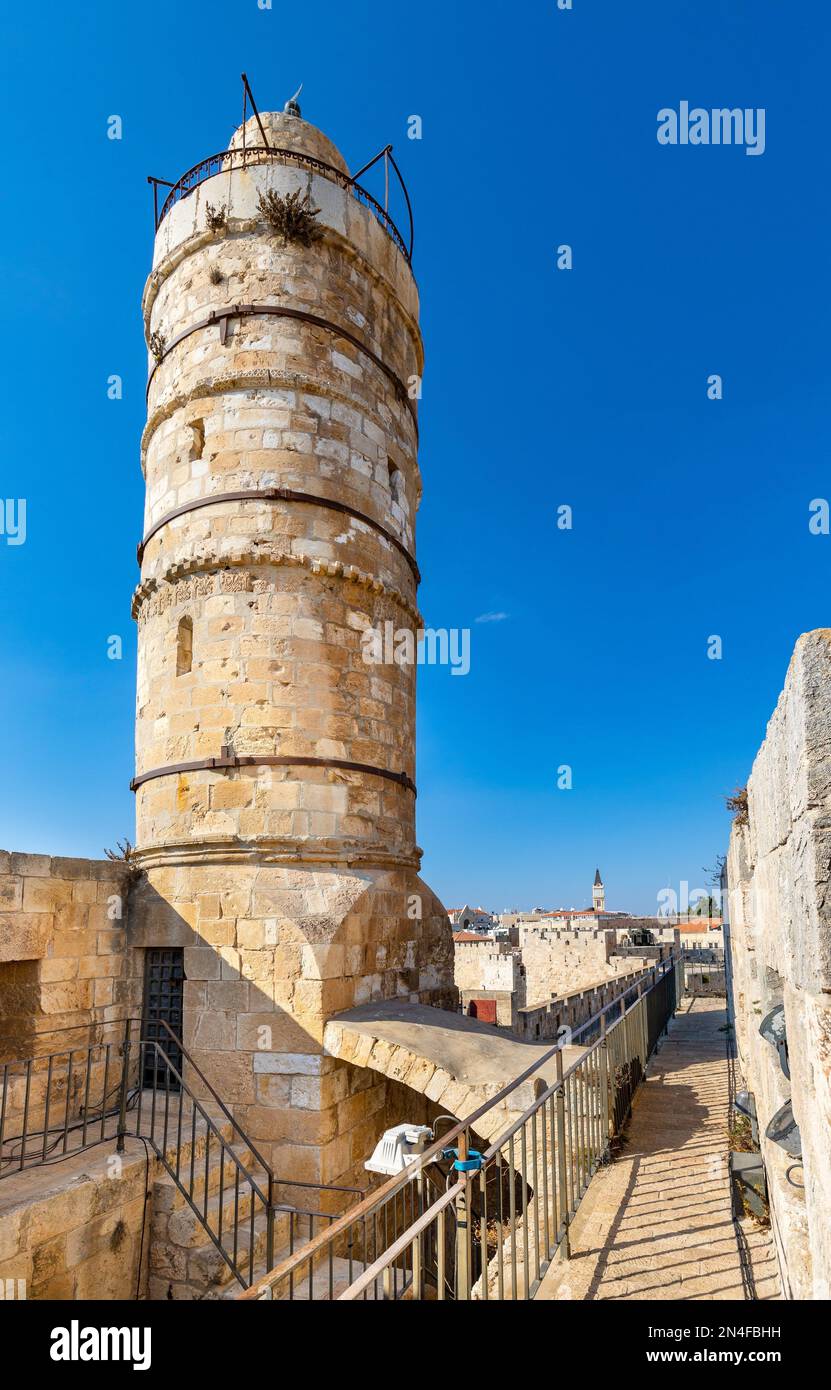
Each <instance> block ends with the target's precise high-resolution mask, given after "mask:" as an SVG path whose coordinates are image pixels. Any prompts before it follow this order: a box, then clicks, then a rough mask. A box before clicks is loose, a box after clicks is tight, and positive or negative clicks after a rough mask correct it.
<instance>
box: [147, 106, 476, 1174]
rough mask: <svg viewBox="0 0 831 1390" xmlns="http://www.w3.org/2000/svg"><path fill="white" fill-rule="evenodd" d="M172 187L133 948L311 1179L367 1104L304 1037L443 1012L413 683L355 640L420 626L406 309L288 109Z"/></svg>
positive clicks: (360, 1130)
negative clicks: (426, 870)
mask: <svg viewBox="0 0 831 1390" xmlns="http://www.w3.org/2000/svg"><path fill="white" fill-rule="evenodd" d="M260 121H261V123H262V128H261V127H260ZM264 137H265V140H266V141H267V142H268V145H269V146H271V147H272V149H273V151H274V152H273V153H271V152H268V153H263V152H262V149H261V148H259V147H262V146H263V144H264ZM243 146H245V149H246V156H245V160H243V158H242V147H243ZM199 172H200V173H201V174H202V175H204V174H205V173H207V174H209V177H206V178H203V181H201V182H197V181H196V180H194V183H193V185H192V191H190V192H188V193H187V194H186V196H183V197H180V198H178V200H176V198H175V195H174V199H173V202H172V206H171V207H170V208H169V210H167V211H166V212H164V214H163V215H162V217H161V220H160V223H159V226H158V230H157V235H156V242H155V253H154V258H153V270H152V273H151V275H150V278H149V280H148V282H147V286H146V289H145V293H144V302H143V309H144V321H145V329H146V334H147V340H148V343H149V345H150V354H151V355H150V358H149V367H150V383H149V388H148V397H147V425H146V428H145V430H144V434H143V438H142V445H141V456H142V467H143V470H144V475H145V479H146V508H145V519H144V541H143V544H142V546H141V547H140V552H139V553H140V561H141V581H140V583H139V586H138V589H137V591H136V594H135V600H134V616H135V618H136V620H137V622H138V632H139V640H138V691H137V704H136V780H135V784H134V785H135V788H136V817H137V862H138V865H139V867H140V868H141V869H142V870H143V874H142V877H141V880H140V883H139V887H138V890H137V893H138V899H139V903H138V907H139V912H138V926H137V928H136V929H135V936H134V942H135V944H136V945H137V946H139V947H148V948H151V947H167V948H184V960H183V963H184V971H185V976H186V983H185V986H184V1000H183V1003H184V1023H183V1033H184V1042H185V1046H186V1047H187V1048H189V1049H191V1050H192V1051H193V1052H194V1055H195V1058H196V1060H197V1061H198V1062H199V1063H200V1065H202V1066H203V1067H204V1069H205V1070H206V1071H207V1073H208V1074H209V1076H210V1078H211V1080H212V1081H213V1083H214V1085H215V1086H216V1087H217V1089H218V1091H219V1093H220V1094H221V1095H222V1096H223V1098H224V1099H226V1101H227V1102H228V1103H230V1104H232V1105H233V1106H234V1108H235V1111H236V1113H237V1117H238V1119H239V1120H240V1122H241V1123H242V1124H243V1127H244V1128H246V1129H247V1130H248V1132H249V1134H250V1135H251V1137H252V1138H253V1139H255V1140H257V1141H260V1142H261V1143H262V1144H263V1145H264V1146H265V1147H266V1148H268V1146H269V1145H270V1146H271V1150H270V1151H271V1157H272V1159H273V1162H274V1166H275V1169H276V1170H278V1172H279V1173H280V1174H282V1175H284V1176H285V1177H294V1178H303V1179H310V1180H312V1181H323V1182H329V1181H335V1180H336V1179H337V1178H339V1177H341V1176H343V1175H344V1174H346V1173H348V1172H349V1171H350V1170H351V1169H352V1168H353V1167H354V1165H355V1164H356V1163H358V1162H360V1161H361V1160H362V1159H363V1157H364V1156H365V1155H366V1153H367V1152H368V1151H369V1150H370V1149H371V1147H372V1145H373V1144H374V1142H375V1140H376V1139H377V1137H378V1133H379V1131H380V1130H381V1129H383V1127H384V1123H385V1116H386V1114H387V1112H388V1110H389V1104H388V1101H389V1097H388V1094H387V1093H386V1092H385V1085H388V1083H384V1082H383V1081H382V1080H381V1079H380V1078H379V1077H378V1076H376V1074H375V1073H374V1072H373V1073H369V1072H365V1071H358V1070H357V1069H355V1068H353V1067H347V1066H345V1065H344V1064H343V1063H340V1062H336V1061H335V1060H334V1059H332V1058H327V1057H324V1056H323V1047H322V1033H323V1027H324V1024H325V1022H326V1020H327V1019H328V1018H330V1017H331V1016H332V1015H333V1014H336V1013H339V1012H341V1011H343V1010H345V1009H348V1008H350V1007H352V1006H353V1005H356V1004H360V1003H365V1002H368V1001H371V1000H373V999H387V998H394V999H395V998H397V999H401V1000H407V1001H419V1002H422V1003H434V1004H441V1003H448V1002H451V1001H452V999H453V984H452V981H453V962H452V939H451V934H450V928H449V926H448V924H447V916H446V913H445V912H444V910H443V909H442V907H441V905H440V904H439V902H438V901H437V899H436V898H435V897H434V896H433V894H432V893H431V892H430V890H429V889H428V888H427V887H425V885H424V884H423V883H422V882H421V880H420V879H419V878H418V866H419V862H420V851H419V850H418V848H417V847H416V842H415V787H414V784H413V779H414V776H415V748H414V724H415V668H414V667H413V666H412V665H409V666H400V665H368V664H366V661H365V659H364V658H365V650H364V649H365V646H366V644H365V643H364V644H362V640H361V638H362V633H364V631H365V629H367V628H375V629H378V630H380V631H382V632H383V631H384V624H385V622H387V621H389V622H391V623H392V624H394V627H395V628H396V629H398V628H414V629H417V628H418V626H419V623H420V620H419V615H418V611H417V607H416V589H417V583H418V570H417V567H416V564H415V514H416V509H417V507H418V503H419V497H420V494H421V479H420V474H419V469H418V463H417V447H418V423H417V410H416V400H415V399H413V398H411V396H412V397H414V396H415V394H416V393H415V392H414V391H412V390H411V391H410V392H408V390H407V383H408V382H410V381H411V380H412V379H413V378H417V377H418V378H420V375H421V370H422V344H421V337H420V334H419V328H418V293H417V290H416V284H415V280H414V279H413V274H412V271H411V269H410V265H409V262H408V259H407V255H406V253H405V252H404V251H403V250H402V248H401V246H400V245H399V244H398V242H397V240H396V237H395V233H394V230H393V229H391V228H390V227H389V226H388V225H386V224H385V221H384V215H383V212H382V211H381V209H380V208H377V207H373V206H372V205H371V203H368V202H367V201H366V200H364V199H362V198H359V195H358V194H356V192H355V190H354V188H353V186H352V185H351V182H350V180H349V176H348V170H347V167H346V164H345V163H344V160H343V158H342V157H341V155H340V154H339V152H338V151H337V149H336V148H335V147H334V146H333V145H332V143H331V142H330V141H329V140H328V139H327V138H326V136H325V135H323V134H321V132H320V131H319V130H316V129H315V127H314V126H311V125H309V124H307V123H306V122H305V121H303V120H302V119H301V118H300V116H299V113H298V109H297V107H296V106H294V107H291V108H290V109H288V110H287V111H286V112H284V113H279V114H277V113H263V115H262V117H261V118H257V119H252V120H250V121H248V122H247V123H246V125H245V126H244V127H240V128H239V129H238V130H237V131H236V133H235V135H234V136H233V139H232V141H231V144H230V146H229V152H228V155H227V156H218V157H217V158H216V159H215V160H214V161H212V162H211V164H210V165H208V166H207V168H203V169H201V171H199ZM197 177H198V175H197ZM296 191H299V192H300V193H302V194H308V195H309V197H310V199H311V204H312V205H313V206H314V207H317V208H318V209H320V213H319V216H318V217H317V219H316V223H317V224H318V225H319V227H320V233H321V234H320V236H319V237H318V238H317V239H314V237H313V236H312V239H311V240H310V242H309V243H308V244H306V242H304V240H303V238H302V237H301V238H300V239H289V240H288V241H287V242H285V243H284V241H283V239H282V237H281V236H280V235H279V234H278V233H277V232H275V230H274V229H273V227H272V225H271V224H270V223H269V221H268V220H267V218H266V216H265V215H264V212H263V210H262V206H261V202H260V195H265V196H266V198H268V197H269V196H270V195H272V194H273V195H276V200H277V201H276V204H274V203H273V206H275V205H276V206H280V200H281V199H284V198H285V196H286V195H288V194H291V193H293V192H296ZM301 230H302V229H301ZM396 1118H405V1117H404V1116H398V1117H396Z"/></svg>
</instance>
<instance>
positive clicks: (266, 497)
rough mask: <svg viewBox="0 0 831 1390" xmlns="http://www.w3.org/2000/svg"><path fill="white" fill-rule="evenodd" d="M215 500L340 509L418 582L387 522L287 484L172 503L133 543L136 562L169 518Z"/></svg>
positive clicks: (409, 557) (414, 568) (412, 562)
mask: <svg viewBox="0 0 831 1390" xmlns="http://www.w3.org/2000/svg"><path fill="white" fill-rule="evenodd" d="M215 502H305V503H307V504H308V505H309V506H311V507H325V508H327V509H328V510H329V511H331V512H341V513H342V514H343V515H344V516H351V517H354V518H355V520H356V521H362V522H363V523H364V525H365V526H371V527H372V529H373V531H377V532H378V534H379V535H381V536H383V537H384V539H385V540H387V541H389V542H390V544H391V545H394V546H395V548H396V550H398V551H400V553H401V554H402V555H403V556H404V559H405V560H406V561H407V564H408V565H409V566H410V569H411V570H412V572H413V577H414V579H415V582H416V584H419V583H420V582H421V573H420V571H419V568H418V565H417V564H416V562H415V559H414V557H413V556H412V555H411V554H410V552H409V550H408V549H407V547H406V546H405V545H404V544H403V543H402V542H401V541H400V540H399V539H398V537H397V536H394V535H393V533H392V531H388V530H387V528H386V526H382V525H381V523H380V521H374V520H373V518H372V517H371V516H367V515H366V513H365V512H358V511H356V510H355V508H354V507H348V506H347V505H346V503H345V502H337V501H336V500H335V499H334V498H333V497H314V496H312V494H311V493H308V492H295V491H294V490H293V488H290V487H267V488H246V489H245V490H244V491H242V492H215V493H213V494H212V495H211V496H210V497H198V498H197V499H196V500H195V501H194V502H185V503H184V504H183V505H182V506H181V507H175V508H174V509H173V511H172V512H165V514H164V516H160V517H159V520H158V521H157V522H155V524H154V525H153V526H151V527H150V530H149V531H148V532H147V535H146V536H145V537H144V539H143V540H142V541H139V544H138V545H137V547H136V558H137V559H138V562H139V564H141V562H142V560H143V558H144V552H145V550H146V549H147V545H148V542H149V541H150V540H152V538H153V536H155V534H156V532H157V531H160V530H161V528H162V527H163V526H166V525H167V523H168V522H169V521H174V520H175V519H176V517H177V516H185V515H186V514H187V513H188V512H197V511H199V510H200V509H201V508H202V507H211V506H213V504H214V503H215Z"/></svg>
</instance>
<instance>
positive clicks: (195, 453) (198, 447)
mask: <svg viewBox="0 0 831 1390" xmlns="http://www.w3.org/2000/svg"><path fill="white" fill-rule="evenodd" d="M188 428H189V429H190V461H191V463H193V461H194V459H201V457H202V454H203V453H204V450H205V421H204V420H191V422H190V425H189V426H188Z"/></svg>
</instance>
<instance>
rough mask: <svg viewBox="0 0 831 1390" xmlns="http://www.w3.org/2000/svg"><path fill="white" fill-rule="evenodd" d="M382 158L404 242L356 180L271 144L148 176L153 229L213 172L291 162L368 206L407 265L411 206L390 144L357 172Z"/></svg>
mask: <svg viewBox="0 0 831 1390" xmlns="http://www.w3.org/2000/svg"><path fill="white" fill-rule="evenodd" d="M382 157H383V158H384V161H385V164H386V162H387V161H389V164H390V165H391V166H392V168H393V170H394V172H395V174H396V175H397V177H398V180H399V183H400V185H401V188H402V190H403V194H404V200H405V204H406V208H407V215H408V218H409V238H408V241H406V242H405V240H404V237H403V236H402V234H401V232H400V231H399V230H398V228H397V226H396V225H395V222H394V221H393V219H392V217H391V216H390V214H389V212H388V211H387V209H386V208H384V207H382V206H381V204H380V203H379V202H378V199H377V198H374V197H373V196H372V194H371V193H370V192H369V191H368V190H367V189H366V188H364V187H362V185H361V184H359V183H358V182H357V181H356V179H354V178H352V177H351V176H350V175H349V174H345V173H344V172H343V170H342V169H338V168H336V167H335V165H334V164H327V163H326V162H325V160H322V159H316V158H315V157H314V156H313V155H309V154H303V153H302V152H301V151H299V150H289V149H278V148H274V147H273V146H271V145H249V146H247V147H245V148H243V147H239V148H234V149H227V150H220V151H219V153H218V154H211V155H208V156H207V158H206V159H201V160H200V161H199V163H198V164H194V165H193V167H192V168H191V169H188V170H187V172H186V173H184V174H182V176H181V178H179V179H177V180H176V182H175V183H170V182H169V180H167V179H157V178H153V177H152V175H148V179H147V182H148V183H150V184H152V185H153V217H154V223H155V229H156V231H158V229H159V227H160V226H161V224H162V222H163V221H164V218H165V217H166V216H167V214H168V213H169V212H170V209H171V208H172V207H174V206H175V204H176V203H178V202H181V200H182V199H183V198H186V197H187V196H188V194H189V193H192V192H193V190H194V189H195V188H198V186H199V185H200V184H201V183H204V182H205V181H206V179H212V178H214V177H215V176H216V175H217V174H225V173H229V172H230V171H232V170H234V169H247V168H248V167H249V166H251V165H255V164H295V165H297V166H298V168H302V169H308V170H309V171H310V172H311V173H313V174H320V175H322V177H323V178H326V179H329V181H330V182H332V183H336V184H338V185H339V186H340V187H341V188H345V189H346V190H347V191H348V192H349V193H351V194H352V196H353V197H354V198H356V199H357V201H358V202H359V203H362V204H363V206H364V207H366V208H368V209H369V211H370V212H371V213H373V215H374V216H375V218H376V219H377V221H378V222H379V223H380V224H381V226H382V227H383V229H384V231H385V232H386V233H387V236H389V237H390V238H391V239H392V241H394V242H395V244H396V246H397V247H398V249H399V251H400V252H401V254H402V255H403V256H404V257H405V259H406V260H407V262H408V264H410V263H412V258H413V241H414V236H415V229H414V224H413V213H412V206H411V204H410V199H409V195H408V193H407V189H406V186H405V184H404V180H403V178H402V176H401V171H400V170H399V168H398V165H397V164H396V162H395V160H394V159H393V156H392V146H391V145H387V146H386V147H385V148H384V149H383V150H381V152H380V154H379V155H376V158H375V159H374V160H371V161H370V163H369V164H367V165H364V168H363V169H362V170H361V172H362V173H363V172H365V170H366V169H368V168H371V166H372V165H373V164H374V163H375V162H376V160H377V159H381V158H382ZM159 188H162V189H165V188H166V189H168V190H169V191H168V192H167V194H166V196H165V198H164V202H163V203H162V205H161V208H160V207H159Z"/></svg>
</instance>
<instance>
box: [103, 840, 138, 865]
mask: <svg viewBox="0 0 831 1390" xmlns="http://www.w3.org/2000/svg"><path fill="white" fill-rule="evenodd" d="M115 844H116V847H115V849H105V850H104V853H105V854H106V856H107V858H108V859H112V860H113V861H114V862H115V863H116V864H121V863H124V864H129V862H130V860H131V859H132V857H133V855H134V854H135V852H136V851H135V849H134V848H133V845H132V844H131V842H130V841H129V840H128V839H127V837H126V835H125V837H124V839H123V840H116V842H115Z"/></svg>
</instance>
